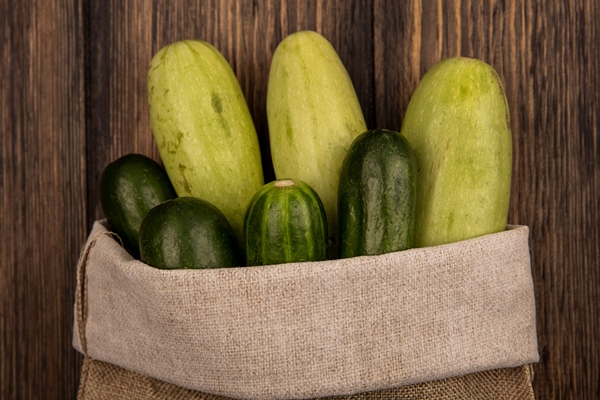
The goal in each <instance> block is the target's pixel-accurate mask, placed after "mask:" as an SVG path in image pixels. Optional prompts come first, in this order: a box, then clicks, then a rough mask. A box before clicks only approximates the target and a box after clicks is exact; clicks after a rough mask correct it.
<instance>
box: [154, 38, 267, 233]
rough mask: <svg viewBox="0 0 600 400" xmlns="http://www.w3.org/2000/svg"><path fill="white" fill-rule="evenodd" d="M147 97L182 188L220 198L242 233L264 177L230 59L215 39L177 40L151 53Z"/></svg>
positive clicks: (172, 174)
mask: <svg viewBox="0 0 600 400" xmlns="http://www.w3.org/2000/svg"><path fill="white" fill-rule="evenodd" d="M148 97H149V104H150V121H151V125H152V132H153V134H154V137H155V139H156V143H157V145H158V149H159V152H160V156H161V158H162V161H163V163H164V165H165V168H166V170H167V173H168V174H169V178H170V179H171V182H172V183H173V186H174V187H175V190H176V191H177V194H178V195H179V196H194V197H199V198H202V199H205V200H207V201H209V202H210V203H211V204H214V205H215V206H216V207H217V208H218V209H219V210H221V211H222V212H223V214H225V216H226V217H227V219H228V220H229V221H230V223H231V225H232V227H233V230H234V232H235V233H236V235H237V237H238V240H240V241H241V237H242V227H243V219H244V210H245V207H246V205H247V204H248V201H250V199H251V198H252V195H253V194H254V193H255V192H256V191H257V190H258V189H259V188H260V187H261V186H262V185H263V183H264V181H263V174H262V165H261V157H260V149H259V144H258V138H257V135H256V130H255V127H254V123H253V121H252V118H251V116H250V112H249V110H248V106H247V104H246V100H245V99H244V94H243V93H242V90H241V88H240V86H239V83H238V81H237V79H236V76H235V75H234V73H233V71H232V69H231V67H230V66H229V64H228V63H227V61H226V60H225V58H224V57H223V56H222V55H221V53H219V51H218V50H217V49H215V48H214V47H213V46H211V45H210V44H208V43H205V42H202V41H195V40H185V41H180V42H175V43H173V44H170V45H168V46H166V47H164V48H162V49H161V50H160V51H159V52H158V53H157V54H156V55H155V56H154V58H153V59H152V62H151V64H150V70H149V72H148Z"/></svg>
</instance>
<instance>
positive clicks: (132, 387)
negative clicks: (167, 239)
mask: <svg viewBox="0 0 600 400" xmlns="http://www.w3.org/2000/svg"><path fill="white" fill-rule="evenodd" d="M532 379H533V374H532V368H531V366H529V365H524V366H521V367H516V368H503V369H496V370H492V371H483V372H477V373H474V374H469V375H465V376H459V377H454V378H447V379H442V380H439V381H434V382H426V383H418V384H414V385H408V386H404V387H400V388H392V389H384V390H378V391H374V392H367V393H359V394H354V395H349V396H333V397H323V398H321V400H433V399H436V400H463V399H464V400H502V399H507V400H508V399H510V400H534V399H535V397H534V394H533V388H532V385H531V382H532ZM78 399H79V400H106V399H111V400H230V399H231V398H230V397H222V396H217V395H212V394H207V393H202V392H198V391H194V390H190V389H184V388H182V387H179V386H176V385H173V384H170V383H166V382H163V381H160V380H158V379H154V378H150V377H148V376H144V375H140V374H137V373H135V372H131V371H128V370H126V369H123V368H120V367H117V366H115V365H112V364H108V363H104V362H102V361H97V360H92V359H90V358H87V357H86V358H85V360H84V365H83V369H82V374H81V383H80V386H79V393H78Z"/></svg>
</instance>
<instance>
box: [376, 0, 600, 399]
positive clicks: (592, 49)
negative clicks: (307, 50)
mask: <svg viewBox="0 0 600 400" xmlns="http://www.w3.org/2000/svg"><path fill="white" fill-rule="evenodd" d="M599 16H600V9H599V6H598V4H597V3H595V2H585V1H569V2H560V3H552V2H550V3H539V4H538V3H530V2H518V1H506V2H473V1H468V0H467V1H460V0H454V1H444V2H442V1H438V2H421V1H418V0H414V1H410V2H406V3H403V4H402V5H396V4H394V5H393V6H392V5H391V3H389V2H386V1H380V0H377V1H375V8H374V20H375V23H374V26H375V77H376V78H375V87H376V94H377V99H379V100H380V101H381V99H383V101H384V102H385V103H386V104H387V105H390V107H377V122H378V124H379V125H380V126H387V127H390V128H392V129H399V126H400V124H401V117H402V115H403V113H404V110H405V109H406V106H407V105H408V101H409V100H410V95H411V93H412V91H413V90H414V88H415V87H416V84H417V83H418V80H419V79H420V77H421V76H422V75H423V74H424V73H425V72H426V71H427V69H428V68H430V67H431V66H432V65H433V64H434V63H435V62H437V61H439V60H440V59H442V58H445V57H449V56H455V55H463V56H471V57H477V58H481V59H483V60H485V61H487V62H488V63H490V64H491V65H493V66H494V67H495V68H496V70H497V71H498V73H499V75H500V76H501V78H502V79H503V81H504V83H505V89H506V93H507V97H508V102H509V106H510V109H511V127H512V131H513V139H514V145H513V146H514V163H513V166H514V171H513V184H512V197H511V208H510V216H509V220H510V222H512V223H517V224H525V225H528V226H529V227H530V228H531V252H532V270H533V271H532V272H533V278H534V282H535V290H536V300H537V313H538V318H537V323H538V339H539V349H540V353H541V362H540V363H539V364H538V365H536V366H535V372H536V375H535V381H534V389H535V392H536V395H537V397H538V398H540V399H551V398H582V399H583V398H595V397H597V394H598V393H599V392H600V388H599V386H598V385H599V384H598V382H599V380H598V377H599V376H600V367H599V365H598V357H597V355H598V354H600V348H599V341H598V339H597V334H596V330H597V327H598V325H599V322H600V321H599V320H600V318H599V309H598V307H597V306H596V305H597V304H598V301H599V298H600V297H599V288H600V272H599V271H598V268H597V266H598V262H597V260H598V258H599V256H600V254H599V249H600V241H599V237H598V226H599V225H600V217H599V214H598V205H599V204H600V203H599V198H600V190H599V189H600V188H599V186H600V179H599V176H598V166H599V165H600V159H599V157H600V152H599V148H598V129H599V128H600V125H599V121H598V115H597V110H599V109H600V98H599V97H598V95H597V88H598V87H599V85H598V84H599V82H598V80H599V78H598V76H599V71H598V67H597V62H596V61H593V60H600V51H599V50H598V47H597V46H595V43H597V42H598V39H600V38H599V33H598V27H597V26H598V25H597V23H595V21H597V19H598V17H599ZM390 65H395V66H396V67H390Z"/></svg>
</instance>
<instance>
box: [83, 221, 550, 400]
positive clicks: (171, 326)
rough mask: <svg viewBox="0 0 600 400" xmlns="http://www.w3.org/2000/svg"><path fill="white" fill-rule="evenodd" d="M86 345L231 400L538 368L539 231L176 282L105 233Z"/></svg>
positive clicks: (91, 285)
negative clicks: (533, 248) (531, 241)
mask: <svg viewBox="0 0 600 400" xmlns="http://www.w3.org/2000/svg"><path fill="white" fill-rule="evenodd" d="M76 314H77V315H76V316H77V318H76V325H75V330H74V341H73V344H74V346H75V348H76V349H78V350H79V351H81V352H82V353H84V354H86V355H87V356H89V357H91V358H92V359H94V360H99V361H103V362H106V363H109V364H112V365H114V366H117V367H121V368H124V369H126V370H128V371H131V372H134V373H139V374H141V375H144V376H148V377H152V378H155V379H159V380H161V381H164V382H168V383H172V384H174V385H177V386H180V387H182V388H187V389H192V390H196V391H200V392H204V393H212V394H215V395H219V396H225V397H232V398H248V399H306V398H317V397H326V396H339V395H352V394H356V393H362V392H372V391H377V390H382V389H389V388H395V387H403V386H406V385H411V384H415V383H422V382H432V381H439V380H443V379H446V378H451V377H458V376H465V375H469V374H473V373H476V372H481V371H490V370H498V369H506V368H514V367H518V366H522V365H526V364H530V363H533V362H537V361H538V352H537V338H536V329H535V304H534V296H533V283H532V278H531V271H530V257H529V245H528V229H527V227H511V229H508V230H506V231H504V232H501V233H497V234H493V235H486V236H482V237H480V238H475V239H471V240H467V241H463V242H459V243H454V244H449V245H443V246H436V247H430V248H424V249H412V250H407V251H403V252H397V253H391V254H385V255H381V256H375V257H357V258H352V259H345V260H331V261H325V262H314V263H292V264H285V265H275V266H264V267H248V268H225V269H212V270H177V271H163V270H157V269H154V268H151V267H149V266H147V265H145V264H143V263H142V262H140V261H137V260H134V259H132V258H131V257H130V256H129V254H128V253H127V252H126V251H125V250H123V248H122V247H121V246H119V244H118V243H117V241H116V240H115V238H114V237H113V236H112V235H111V234H110V233H109V232H108V231H107V230H106V228H105V226H104V225H103V224H102V223H96V224H95V225H94V228H93V230H92V232H91V234H90V237H89V239H88V242H87V244H86V247H85V250H84V252H83V253H82V257H81V259H80V263H79V268H78V290H77V301H76Z"/></svg>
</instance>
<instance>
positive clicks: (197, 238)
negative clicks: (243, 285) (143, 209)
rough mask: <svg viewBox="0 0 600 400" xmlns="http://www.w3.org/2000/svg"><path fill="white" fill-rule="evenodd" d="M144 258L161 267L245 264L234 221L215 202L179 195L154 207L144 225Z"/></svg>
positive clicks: (142, 243) (148, 262)
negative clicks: (230, 221) (231, 221)
mask: <svg viewBox="0 0 600 400" xmlns="http://www.w3.org/2000/svg"><path fill="white" fill-rule="evenodd" d="M140 250H141V260H142V261H143V262H145V263H146V264H148V265H150V266H153V267H155V268H159V269H198V268H225V267H236V266H241V265H242V257H241V252H240V249H239V247H238V244H237V241H236V239H235V236H234V235H233V231H232V230H231V225H230V224H229V222H228V221H227V219H226V218H225V216H224V215H223V213H221V211H219V210H218V209H217V208H216V207H215V206H213V205H212V204H210V203H209V202H207V201H205V200H202V199H198V198H195V197H179V198H177V199H173V200H169V201H166V202H164V203H162V204H160V205H158V206H156V207H154V208H153V209H152V210H150V212H149V213H148V215H147V216H146V218H144V221H143V222H142V226H141V228H140Z"/></svg>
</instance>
